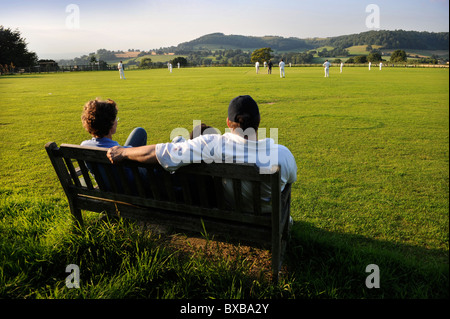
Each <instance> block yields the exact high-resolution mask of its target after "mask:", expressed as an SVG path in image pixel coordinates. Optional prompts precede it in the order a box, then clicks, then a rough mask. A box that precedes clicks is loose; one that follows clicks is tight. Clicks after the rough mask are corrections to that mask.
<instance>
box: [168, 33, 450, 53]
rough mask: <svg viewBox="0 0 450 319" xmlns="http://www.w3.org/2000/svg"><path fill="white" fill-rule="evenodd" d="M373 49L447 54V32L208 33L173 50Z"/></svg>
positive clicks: (297, 50) (295, 50)
mask: <svg viewBox="0 0 450 319" xmlns="http://www.w3.org/2000/svg"><path fill="white" fill-rule="evenodd" d="M369 44H370V45H376V46H379V47H381V48H383V49H398V48H403V49H415V50H448V46H449V33H448V32H418V31H404V30H395V31H387V30H380V31H367V32H362V33H358V34H351V35H343V36H338V37H329V38H309V39H300V38H284V37H280V36H264V37H255V36H244V35H225V34H223V33H211V34H207V35H204V36H202V37H200V38H197V39H194V40H192V41H188V42H183V43H180V44H179V45H178V47H177V50H181V51H188V50H198V49H201V48H203V49H208V50H215V49H230V48H231V49H242V50H252V49H256V48H262V47H270V48H272V49H273V50H275V51H291V52H301V51H305V50H310V49H314V48H317V47H322V46H332V47H340V48H348V47H352V46H359V45H369Z"/></svg>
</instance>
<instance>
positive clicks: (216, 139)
mask: <svg viewBox="0 0 450 319" xmlns="http://www.w3.org/2000/svg"><path fill="white" fill-rule="evenodd" d="M259 123H260V113H259V108H258V105H257V103H256V102H255V101H254V100H253V98H251V97H250V96H249V95H244V96H238V97H236V98H234V99H233V100H232V101H231V102H230V104H229V107H228V117H227V126H228V127H229V129H230V131H231V132H227V133H225V134H223V135H218V134H206V135H200V136H198V137H196V138H194V139H189V140H184V141H182V142H179V143H161V144H153V145H146V146H141V147H133V148H123V147H119V146H114V147H112V148H110V149H109V150H108V153H107V156H108V158H109V159H110V161H111V162H112V163H117V162H121V161H123V160H125V159H128V160H134V161H138V162H142V163H159V164H160V165H161V166H162V167H163V168H164V169H166V170H168V171H175V170H176V169H177V168H179V167H181V166H184V165H188V164H190V163H199V162H200V161H203V162H205V163H213V162H214V163H254V164H256V166H258V167H259V168H260V172H261V173H270V169H271V167H272V166H274V165H279V166H280V167H281V191H283V189H284V187H285V185H286V184H290V183H293V182H295V181H296V180H297V165H296V162H295V158H294V156H293V155H292V153H291V152H290V151H289V149H288V148H287V147H285V146H283V145H279V144H275V143H274V140H273V139H271V138H265V139H261V140H258V138H257V131H258V127H259ZM223 185H224V189H225V194H226V196H227V201H228V202H229V203H230V204H232V203H234V200H233V196H234V195H233V194H234V193H233V186H232V183H231V182H230V181H227V180H224V181H223ZM265 186H266V187H264V185H263V187H262V189H261V200H262V205H261V207H262V210H263V211H264V210H265V209H264V207H268V202H269V201H270V186H269V185H265ZM242 193H243V198H244V201H243V202H244V205H246V206H247V207H243V210H251V207H252V206H253V201H252V189H251V183H248V184H244V183H243V185H242Z"/></svg>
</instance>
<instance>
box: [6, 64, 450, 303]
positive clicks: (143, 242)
mask: <svg viewBox="0 0 450 319" xmlns="http://www.w3.org/2000/svg"><path fill="white" fill-rule="evenodd" d="M125 74H126V77H127V79H126V80H123V81H121V80H119V74H118V72H112V71H105V72H80V73H65V74H36V75H21V76H3V77H0V178H1V185H0V237H1V241H0V242H1V244H0V296H1V297H3V298H77V297H79V298H210V297H213V298H342V299H344V298H448V288H449V284H448V269H449V265H448V244H449V235H448V234H449V219H448V213H449V209H448V194H449V184H448V176H449V171H448V159H449V152H448V150H449V144H448V143H449V128H448V125H449V89H448V84H449V83H448V82H449V74H448V69H399V68H395V69H391V68H387V67H386V68H384V69H383V70H382V71H379V70H378V69H373V70H372V71H368V70H367V68H351V67H344V70H343V73H339V69H338V68H331V70H330V78H324V77H323V70H322V69H321V68H315V67H311V68H309V67H308V68H306V67H305V68H302V67H299V68H287V69H286V78H285V79H280V77H279V74H278V68H274V70H273V74H272V75H268V74H266V73H265V70H264V69H263V68H261V72H260V74H258V75H257V74H255V71H254V68H186V69H180V70H178V69H174V70H173V73H169V72H168V70H166V69H158V70H134V71H127V72H126V73H125ZM240 94H250V95H251V96H252V97H253V98H254V99H255V100H256V101H257V102H258V104H259V106H260V112H261V117H262V120H261V125H260V127H261V128H266V129H267V135H268V136H269V129H270V128H277V129H278V142H279V143H280V144H284V145H286V146H287V147H288V148H289V149H290V150H291V151H292V153H293V154H294V156H295V158H296V161H297V165H298V181H297V183H295V184H294V186H293V191H292V204H291V208H292V209H291V210H292V217H293V219H294V221H295V223H294V226H293V230H292V237H291V242H290V245H289V247H288V256H287V257H286V262H285V265H286V269H285V275H284V277H283V278H284V279H283V280H282V281H281V282H280V283H279V284H278V285H272V284H270V282H268V281H267V279H266V278H265V277H264V276H263V275H261V274H255V271H254V269H253V268H252V267H251V263H252V258H250V257H248V256H246V255H239V254H237V257H236V259H233V260H232V261H230V260H229V259H226V258H222V257H220V256H221V254H220V253H219V254H218V255H219V256H218V257H217V260H216V259H214V261H213V262H212V261H211V257H210V256H209V255H207V254H202V253H199V254H193V255H189V254H187V255H186V254H181V253H180V252H179V251H177V250H176V249H173V248H170V247H168V246H166V245H164V244H162V243H161V240H162V239H161V237H160V236H159V235H157V234H155V233H151V232H150V233H149V232H142V231H141V228H139V227H137V226H136V225H134V224H129V223H124V222H113V223H111V222H106V223H104V222H98V221H97V219H96V218H97V217H96V215H94V214H89V213H87V218H88V219H89V220H90V223H89V226H88V227H87V228H86V229H83V230H79V231H76V230H74V229H73V225H72V223H71V219H70V212H69V208H68V206H67V202H66V199H65V196H64V193H63V191H62V189H61V187H60V185H59V183H58V181H57V177H56V174H55V173H54V172H53V168H52V167H51V164H50V162H49V160H48V158H47V155H46V153H45V150H44V144H45V143H46V142H49V141H55V142H56V143H57V144H61V143H74V144H78V143H81V141H83V140H85V139H88V138H89V136H88V135H87V133H86V132H85V131H84V130H83V128H82V126H81V120H80V115H81V110H82V106H83V104H84V103H85V102H86V101H88V100H90V99H93V98H96V97H101V98H104V99H106V98H111V99H114V100H115V101H116V102H117V103H118V107H119V115H118V116H119V117H120V122H119V128H118V132H117V134H116V135H115V138H116V140H118V141H119V142H120V143H124V142H125V140H126V137H127V135H128V133H129V132H130V131H131V130H132V129H133V128H134V127H136V126H141V127H144V128H145V129H146V130H147V132H148V134H149V143H159V142H166V141H168V140H169V138H170V133H171V131H172V130H173V129H175V128H186V129H187V130H189V131H190V130H192V126H193V121H194V120H201V121H203V122H206V123H207V124H209V125H212V126H214V127H216V128H219V129H220V130H221V131H222V132H224V129H225V127H226V123H225V119H226V116H227V113H226V111H227V107H228V103H229V101H230V100H231V99H232V98H233V97H235V96H237V95H240ZM181 256H182V258H181ZM253 257H254V256H253ZM72 263H73V264H77V265H79V266H80V269H81V288H80V289H67V288H66V286H65V278H66V276H67V273H65V267H66V266H67V265H68V264H72ZM369 264H376V265H378V266H379V268H380V273H381V283H380V284H381V288H379V289H375V288H373V289H368V288H367V287H366V285H365V279H366V277H367V276H368V275H369V273H366V272H365V268H366V266H367V265H369ZM251 269H253V270H251Z"/></svg>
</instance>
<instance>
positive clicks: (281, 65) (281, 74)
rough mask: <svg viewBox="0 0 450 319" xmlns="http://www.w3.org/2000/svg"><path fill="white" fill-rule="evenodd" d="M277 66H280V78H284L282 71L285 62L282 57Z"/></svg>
mask: <svg viewBox="0 0 450 319" xmlns="http://www.w3.org/2000/svg"><path fill="white" fill-rule="evenodd" d="M278 66H279V67H280V78H284V77H285V76H286V74H285V73H284V66H285V63H284V61H283V59H281V62H280V63H279V64H278Z"/></svg>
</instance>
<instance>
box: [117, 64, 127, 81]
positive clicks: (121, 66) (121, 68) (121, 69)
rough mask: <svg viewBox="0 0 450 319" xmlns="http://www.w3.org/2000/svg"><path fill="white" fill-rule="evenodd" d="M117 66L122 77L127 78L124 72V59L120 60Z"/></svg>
mask: <svg viewBox="0 0 450 319" xmlns="http://www.w3.org/2000/svg"><path fill="white" fill-rule="evenodd" d="M117 68H118V69H119V75H120V78H121V79H124V80H125V73H124V72H123V64H122V61H120V62H119V64H117Z"/></svg>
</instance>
